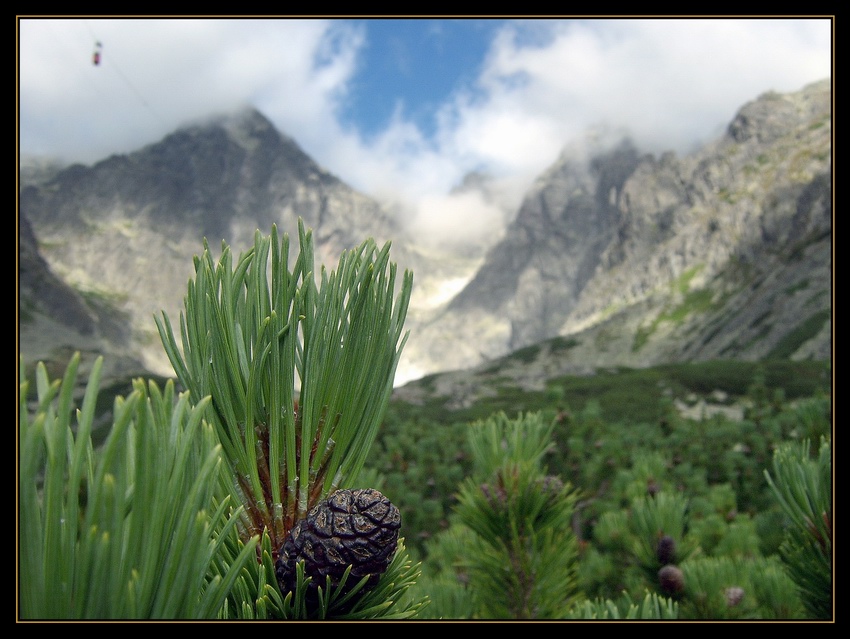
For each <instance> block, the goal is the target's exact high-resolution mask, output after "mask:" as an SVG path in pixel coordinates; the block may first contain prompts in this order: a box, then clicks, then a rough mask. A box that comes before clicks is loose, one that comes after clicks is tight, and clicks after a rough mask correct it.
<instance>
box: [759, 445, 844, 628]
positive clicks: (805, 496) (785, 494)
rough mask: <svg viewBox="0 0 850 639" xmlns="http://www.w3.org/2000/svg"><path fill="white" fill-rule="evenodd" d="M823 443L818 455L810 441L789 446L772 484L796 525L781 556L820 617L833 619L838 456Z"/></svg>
mask: <svg viewBox="0 0 850 639" xmlns="http://www.w3.org/2000/svg"><path fill="white" fill-rule="evenodd" d="M830 448H831V447H830V444H829V442H828V441H827V440H826V439H821V441H820V448H819V450H818V453H817V454H816V455H815V456H812V454H811V442H810V440H808V439H807V440H804V441H802V442H799V443H798V442H790V443H785V444H784V445H782V446H781V447H779V448H778V449H777V450H776V452H775V453H774V457H773V474H772V475H771V474H770V473H768V472H767V471H765V475H766V476H767V479H768V482H769V483H770V487H771V489H772V490H773V492H774V493H775V494H776V498H777V500H778V501H779V503H780V504H781V506H782V509H783V511H784V512H785V513H786V514H787V516H788V517H789V518H790V519H791V526H790V527H789V528H788V530H787V532H786V538H785V541H784V542H783V544H782V546H781V547H780V549H779V551H780V556H781V557H782V559H783V561H784V562H785V563H786V565H787V566H788V569H789V571H790V574H791V577H792V579H793V580H794V583H795V584H796V585H797V588H798V589H799V592H800V594H801V596H802V599H803V603H804V604H805V607H806V611H807V612H808V614H809V615H810V616H811V617H812V618H814V619H829V618H830V617H831V615H832V605H833V601H832V461H831V460H832V458H831V455H830Z"/></svg>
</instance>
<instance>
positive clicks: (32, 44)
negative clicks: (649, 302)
mask: <svg viewBox="0 0 850 639" xmlns="http://www.w3.org/2000/svg"><path fill="white" fill-rule="evenodd" d="M18 26H19V40H18V52H19V104H18V107H19V121H20V125H19V144H20V150H21V153H22V154H24V155H31V154H35V155H48V156H57V157H60V158H62V159H64V160H66V161H80V162H85V163H92V162H95V161H97V160H100V159H103V158H105V157H107V156H108V155H110V154H112V153H128V152H132V151H134V150H136V149H138V148H140V147H141V146H143V145H145V144H149V143H152V142H155V141H158V140H159V139H161V138H162V137H163V136H165V135H166V134H168V133H170V132H171V131H173V130H174V129H176V128H177V127H178V126H180V125H182V124H184V123H187V122H191V121H193V120H197V119H199V118H203V117H205V116H208V115H212V114H217V113H221V112H225V111H229V110H232V109H235V108H238V107H240V106H244V105H246V104H247V105H252V106H254V107H256V108H258V109H259V110H260V111H261V112H263V113H264V114H265V115H266V116H267V117H269V118H270V119H271V120H272V122H274V124H275V125H276V126H277V127H278V129H280V130H281V131H282V132H283V133H285V134H287V135H289V136H291V137H293V138H294V139H295V140H296V141H297V142H298V143H299V144H300V145H301V147H302V148H303V149H304V150H305V151H306V152H307V153H308V154H309V155H310V156H311V157H313V158H314V159H315V160H316V161H317V162H319V163H320V164H321V165H322V166H324V167H325V168H326V169H327V170H329V171H331V172H332V173H334V174H335V175H337V176H338V177H340V178H341V179H342V180H343V181H345V182H347V183H348V184H350V185H351V186H353V187H354V188H357V189H358V190H360V191H363V192H365V193H367V194H368V195H370V196H372V197H375V198H377V199H379V200H381V201H382V202H384V203H385V204H386V205H387V206H388V207H390V208H392V210H395V211H398V214H399V216H403V218H404V219H405V220H406V221H407V222H408V223H410V224H411V225H413V226H414V227H417V228H419V229H421V230H422V231H423V234H427V235H428V236H429V237H430V236H433V237H435V238H440V237H459V236H461V235H466V236H468V237H469V238H474V237H477V236H479V235H480V234H484V233H486V232H487V229H489V228H491V227H493V220H494V217H495V216H500V215H504V211H503V210H501V209H499V207H494V206H493V205H492V203H488V202H487V201H484V200H483V199H481V198H480V197H479V198H478V199H477V200H476V199H474V196H471V195H469V194H467V195H464V196H459V195H453V194H451V190H452V188H453V187H455V186H456V185H457V184H459V183H460V182H461V180H462V179H463V177H464V175H466V174H467V173H468V172H470V171H473V170H479V171H484V172H487V173H488V174H490V175H492V176H493V177H494V182H493V184H494V188H496V189H498V190H499V192H500V193H501V196H502V198H503V200H504V201H507V202H511V203H512V205H518V203H519V199H520V197H521V196H522V194H523V193H524V192H525V191H526V189H527V188H528V187H529V186H530V184H531V183H532V182H533V180H534V179H535V178H536V177H537V176H538V175H539V174H540V173H541V172H542V171H544V170H545V169H546V168H547V167H548V166H550V165H551V164H552V163H553V162H554V161H555V160H556V159H557V157H558V155H559V153H561V151H562V149H563V148H564V147H565V146H566V145H568V144H571V143H573V142H574V141H575V140H578V139H581V138H582V137H583V136H586V135H587V132H588V131H589V130H591V129H593V130H595V131H597V132H599V131H624V132H628V134H629V135H630V136H631V137H632V138H633V139H634V140H635V142H636V143H637V144H638V145H639V147H640V148H642V149H643V150H645V151H647V152H655V153H657V152H661V151H666V150H674V151H676V152H678V153H680V154H684V153H687V152H689V151H690V150H692V149H693V148H694V146H695V145H697V144H701V143H704V142H706V141H709V140H712V139H714V138H716V137H717V136H718V135H720V134H721V133H722V130H723V127H724V126H725V125H726V124H728V122H729V121H730V120H731V118H732V117H734V114H735V112H736V111H737V109H738V108H739V107H740V106H742V105H743V104H744V103H745V102H747V101H749V100H752V99H755V98H756V97H757V96H758V95H760V94H761V93H763V92H765V91H770V90H774V91H780V92H785V91H794V90H797V89H800V88H802V87H803V86H804V85H805V84H808V83H809V82H813V81H815V80H818V79H821V78H826V77H830V74H831V70H832V66H833V56H832V30H833V22H832V20H831V19H829V18H820V19H803V18H800V19H788V18H784V19H717V18H703V19H690V20H681V19H646V18H639V19H621V20H614V19H573V18H568V17H565V18H558V19H550V20H540V19H526V20H516V19H503V18H499V19H490V18H469V19H457V18H416V19H387V18H380V19H319V18H317V19H311V20H296V19H282V18H278V19H268V18H265V19H239V18H237V19H234V18H229V19H211V18H201V19H175V18H162V19H150V18H143V19H133V20H131V19H127V18H121V19H97V18H86V19H82V18H71V19H67V18H66V19H46V18H42V17H38V18H27V17H26V16H19V22H18ZM97 41H99V42H100V43H101V45H102V46H101V49H100V51H101V55H102V61H101V64H100V65H98V66H95V65H93V64H92V54H93V52H94V49H95V43H96V42H97ZM463 198H466V199H463ZM470 198H472V199H470ZM460 220H462V224H461V223H460Z"/></svg>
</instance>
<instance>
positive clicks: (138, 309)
mask: <svg viewBox="0 0 850 639" xmlns="http://www.w3.org/2000/svg"><path fill="white" fill-rule="evenodd" d="M22 182H23V183H22V188H21V194H20V218H21V220H22V224H21V228H22V231H21V238H22V244H24V245H25V244H26V242H25V239H26V238H25V232H26V230H27V229H28V228H29V225H30V224H31V226H32V229H33V231H34V234H35V237H37V243H38V251H39V252H40V255H41V256H43V257H44V260H45V262H46V265H47V266H48V268H49V269H50V271H51V273H52V274H54V275H55V277H56V278H58V279H59V280H61V281H63V282H65V283H66V284H67V285H68V286H69V287H71V288H72V289H73V290H74V291H76V292H77V293H78V294H79V295H83V296H85V297H86V298H87V299H89V300H97V301H98V303H99V304H100V306H101V308H102V309H103V310H104V311H106V309H111V313H107V314H111V316H112V318H113V320H114V321H116V322H118V321H120V322H123V323H124V332H123V333H122V339H121V340H119V341H121V342H122V344H123V345H122V349H123V350H125V351H128V352H131V353H134V354H135V355H136V356H137V357H138V359H139V360H140V362H141V363H142V364H143V366H144V367H145V368H147V369H148V370H151V371H154V372H156V373H158V374H169V373H170V371H171V369H170V365H169V364H168V362H167V360H166V359H165V355H164V352H163V349H162V346H161V344H160V341H159V337H158V335H157V333H156V326H155V324H154V321H153V317H154V315H156V314H158V313H159V312H160V310H165V311H167V312H168V314H169V316H170V317H171V318H172V320H173V321H176V319H177V317H178V314H179V312H180V310H181V309H182V302H183V296H184V295H185V294H186V284H187V281H188V279H189V278H190V277H191V276H193V265H192V256H193V255H195V254H198V253H200V252H201V251H202V250H203V239H204V238H207V239H208V240H209V244H210V246H211V248H212V249H213V250H215V249H217V248H218V246H220V242H221V241H222V240H225V241H227V242H228V244H230V246H231V247H232V248H233V250H234V252H235V253H237V254H238V252H240V251H241V250H244V249H247V248H249V247H250V246H252V245H253V236H254V233H255V231H256V230H257V229H259V230H261V231H262V232H265V233H268V232H269V231H270V230H271V226H272V224H277V226H278V229H279V231H280V232H286V233H289V234H290V236H291V237H292V239H293V245H295V246H297V218H299V217H301V218H303V219H304V221H305V224H306V225H307V226H308V227H309V228H312V229H313V230H314V239H315V247H316V260H317V262H319V263H322V264H326V265H328V266H329V267H333V266H335V265H336V262H337V260H338V259H339V255H340V253H341V252H342V251H343V250H344V249H347V248H352V247H354V246H356V245H358V244H359V243H360V242H361V241H362V240H364V239H365V238H366V237H370V236H371V237H374V238H375V239H376V240H378V241H379V242H384V241H386V240H389V239H391V238H393V237H394V236H395V235H396V231H395V225H394V222H393V219H392V218H390V217H389V216H388V215H387V214H386V213H385V212H384V211H383V210H382V209H381V207H380V206H379V205H378V204H377V203H376V202H375V201H374V200H372V199H370V198H368V197H366V196H365V195H362V194H360V193H358V192H356V191H354V190H353V189H351V188H350V187H348V186H347V185H345V184H344V183H343V182H342V181H340V180H339V179H338V178H336V177H335V176H333V175H331V174H330V173H328V172H327V171H325V170H324V169H322V168H321V167H319V166H318V165H317V164H316V163H315V162H313V160H312V159H311V158H309V157H308V156H307V155H306V154H305V153H304V152H303V151H302V150H301V149H300V148H299V147H298V145H297V144H296V143H295V141H294V140H292V139H290V138H288V137H286V136H285V135H283V134H281V133H279V132H278V131H276V130H275V129H274V127H273V126H272V125H271V123H270V122H269V121H268V120H267V119H266V118H265V117H264V116H262V115H261V114H260V113H258V112H257V111H254V110H247V111H245V112H242V113H239V114H236V115H235V116H227V117H221V118H216V119H213V120H210V121H207V122H203V123H200V124H198V125H195V126H189V127H186V128H183V129H180V130H179V131H177V132H175V133H173V134H172V135H169V136H167V137H166V138H165V139H163V140H162V141H161V142H158V143H156V144H153V145H150V146H148V147H145V148H143V149H140V150H139V151H137V152H134V153H131V154H129V155H122V156H112V157H109V158H107V159H105V160H103V161H101V162H98V163H97V164H95V165H93V166H91V167H88V166H81V165H74V166H71V167H68V168H65V169H63V170H61V171H55V170H53V171H45V170H42V171H31V172H23V171H22ZM22 250H23V249H22ZM30 290H31V289H30ZM27 292H28V291H27V290H24V291H22V294H25V293H27ZM43 310H44V311H45V313H42V314H32V315H29V316H23V317H22V318H21V323H20V339H21V349H22V352H24V353H25V355H26V356H27V359H28V360H29V361H33V360H34V359H36V358H51V357H52V353H53V352H54V351H55V350H56V349H61V348H63V347H65V346H68V344H66V343H65V342H68V341H71V342H73V341H74V340H69V338H68V336H67V335H56V334H55V333H54V332H50V335H49V338H48V339H45V331H44V330H42V328H41V322H43V321H44V320H45V317H47V318H50V317H52V318H53V319H54V320H58V321H59V322H60V323H64V322H65V320H66V319H67V320H69V322H70V323H74V322H73V319H72V316H68V315H67V314H66V312H65V310H63V309H53V311H58V312H53V313H51V312H50V310H51V309H43ZM54 337H55V339H53V338H54ZM113 346H114V343H113V342H112V341H104V343H103V348H104V350H105V351H107V352H111V351H112V350H113Z"/></svg>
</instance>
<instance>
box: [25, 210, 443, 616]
mask: <svg viewBox="0 0 850 639" xmlns="http://www.w3.org/2000/svg"><path fill="white" fill-rule="evenodd" d="M389 250H390V244H389V243H387V244H386V245H384V247H383V248H380V249H379V248H378V247H377V246H376V244H375V242H374V241H373V240H371V239H369V240H366V241H365V242H363V243H362V244H361V245H360V246H359V247H357V248H355V249H352V250H350V251H346V252H344V253H343V254H342V256H341V257H340V261H339V265H338V268H337V269H336V270H334V271H330V272H328V271H326V270H325V268H324V267H321V268H320V270H319V272H318V274H317V273H316V270H315V266H314V263H313V244H312V232H311V231H309V230H306V229H305V228H304V226H303V223H301V222H300V221H299V226H298V250H297V251H294V252H295V253H296V257H295V259H294V261H293V262H292V267H291V268H290V267H289V264H290V262H289V259H290V246H289V237H288V235H286V234H284V235H283V236H280V235H279V234H278V233H277V229H276V228H275V227H273V228H272V232H271V234H270V235H262V234H261V233H259V232H257V233H256V235H255V243H254V246H253V248H251V249H250V250H248V251H246V252H245V253H243V254H241V255H240V256H239V257H238V258H237V259H235V260H234V258H233V255H232V253H231V251H230V248H229V247H228V246H227V245H226V244H224V243H223V244H222V249H221V253H220V257H219V259H218V261H217V262H216V261H215V260H214V259H213V257H212V253H211V251H210V249H209V246H208V245H207V244H206V242H205V243H204V251H203V254H202V255H201V256H196V257H195V260H194V264H195V278H194V279H192V280H190V281H189V285H188V293H187V295H186V298H185V312H184V313H181V315H180V323H179V329H178V331H177V333H176V334H175V330H174V328H173V327H172V325H171V322H170V321H169V318H168V316H167V315H166V314H165V313H163V314H162V316H161V317H157V318H155V321H156V325H157V328H158V330H159V332H160V336H161V338H162V342H163V345H164V347H165V350H166V353H167V355H168V357H169V359H170V361H171V363H172V365H173V367H174V370H175V373H176V376H177V383H179V384H180V385H181V386H182V387H183V391H182V392H178V391H177V383H175V381H174V380H169V381H168V382H167V383H166V384H165V388H164V389H162V390H161V389H160V388H159V387H157V386H156V384H155V383H153V382H148V383H145V382H144V381H142V380H137V381H136V382H134V386H133V392H132V393H131V394H129V395H128V396H127V397H126V398H124V397H118V398H116V400H115V405H114V409H113V413H112V417H113V424H112V427H111V429H109V433H108V436H107V439H106V441H105V443H104V444H103V445H102V446H99V447H97V448H95V447H94V446H93V444H92V438H91V434H92V430H93V422H94V417H95V406H96V404H97V397H98V391H99V388H98V386H99V381H100V372H101V360H98V361H97V362H96V364H95V365H94V367H93V370H92V373H91V376H90V378H89V380H88V383H87V386H86V393H85V397H84V398H83V400H82V406H81V407H80V408H77V407H76V406H75V400H74V390H75V389H76V388H77V383H76V378H77V370H78V367H79V355H75V357H74V358H73V359H72V360H71V363H70V364H69V366H68V370H67V372H66V374H65V377H64V378H63V379H62V380H61V381H58V380H57V381H51V380H50V379H48V375H47V372H46V368H45V366H44V365H43V364H41V363H39V364H38V365H37V367H36V373H35V392H32V391H31V387H30V382H29V381H27V380H26V379H25V366H24V362H23V360H22V361H21V362H20V380H21V383H20V390H19V392H20V401H19V414H20V424H19V441H20V451H21V453H20V464H19V480H20V522H19V523H20V529H19V534H20V539H21V542H20V558H19V574H20V592H19V604H20V607H19V616H20V618H21V619H29V620H34V619H38V620H40V619H375V618H382V619H384V618H394V619H403V618H408V617H412V616H415V615H416V614H417V612H418V611H419V609H420V608H421V607H422V606H424V605H425V604H426V603H427V600H422V599H420V600H414V599H412V598H410V597H409V596H406V591H407V590H408V588H409V587H410V586H411V585H412V584H413V583H414V582H415V580H416V578H417V577H418V576H419V574H420V573H419V570H420V569H419V564H413V563H412V562H411V561H410V559H409V557H408V555H407V552H406V550H405V548H404V543H403V539H399V540H398V544H397V547H396V550H395V554H394V555H393V558H392V561H391V562H390V564H389V566H388V567H387V569H386V571H385V572H384V573H382V574H381V575H380V577H379V579H378V581H377V584H370V585H371V586H372V587H371V588H369V589H366V588H365V585H366V581H367V577H368V576H367V577H363V578H362V579H361V580H360V582H359V583H358V584H354V585H353V587H351V586H352V584H350V583H347V582H349V581H350V580H351V579H353V578H350V574H349V573H346V574H345V575H344V576H343V578H342V579H341V581H339V583H332V582H331V580H330V578H328V581H327V583H326V584H319V588H318V590H317V592H318V599H319V602H318V605H311V606H308V605H307V604H306V602H305V591H306V586H307V582H308V580H309V579H310V578H305V576H304V574H305V573H304V564H303V559H302V560H301V561H302V563H300V564H298V565H297V571H298V579H297V586H296V588H295V590H294V591H291V592H286V593H283V592H281V590H280V586H279V584H278V579H277V576H276V572H275V568H276V562H277V560H278V555H279V552H280V551H281V547H282V545H283V543H284V540H285V539H286V537H287V535H288V534H289V532H290V530H291V529H292V528H293V526H294V524H295V523H296V522H297V521H299V519H301V518H303V517H305V515H306V513H307V512H308V511H310V509H312V508H313V507H314V506H316V505H317V504H319V503H320V502H321V501H322V500H324V499H325V498H327V497H328V495H329V494H330V493H332V492H334V491H335V490H336V489H337V488H342V487H349V486H354V485H356V482H357V481H358V475H359V474H360V471H361V469H362V468H363V465H364V462H365V460H366V457H367V455H368V452H369V448H370V446H371V445H372V443H373V441H374V439H375V435H376V432H377V429H378V427H379V425H380V423H381V420H382V419H383V414H384V412H385V410H386V406H387V402H388V400H389V397H390V394H391V392H392V387H393V378H394V375H395V370H396V366H397V364H398V360H399V357H400V354H401V350H402V348H403V346H404V343H405V341H406V339H407V334H406V333H403V325H404V320H405V317H406V313H407V307H408V303H409V299H410V293H411V288H412V274H411V273H410V272H409V271H408V272H405V273H404V275H403V277H402V278H401V280H400V281H397V279H396V265H395V264H394V263H391V262H390V261H389ZM177 336H179V342H178V337H177ZM367 475H368V473H364V476H367ZM348 570H349V572H350V570H351V567H350V566H349V568H348ZM344 586H348V587H345V588H344Z"/></svg>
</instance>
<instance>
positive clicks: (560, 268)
mask: <svg viewBox="0 0 850 639" xmlns="http://www.w3.org/2000/svg"><path fill="white" fill-rule="evenodd" d="M831 157H832V156H831V91H830V84H829V82H828V81H824V82H821V83H816V84H813V85H811V86H808V87H805V88H804V89H803V90H801V91H800V92H798V93H794V94H789V95H778V94H773V93H770V94H766V95H763V96H761V97H759V98H758V99H757V100H755V101H753V102H751V103H749V104H747V105H745V106H744V107H742V108H741V110H740V111H739V113H738V114H737V116H736V117H735V119H734V120H733V121H732V122H731V123H730V125H729V127H728V130H727V132H726V134H725V135H724V136H722V137H721V138H720V139H719V140H717V141H716V142H715V143H713V144H711V145H709V146H707V147H706V148H704V149H702V150H701V151H699V152H697V153H694V154H693V155H690V156H687V157H684V158H678V157H676V156H675V155H674V154H673V153H666V154H664V155H662V156H661V157H660V158H656V157H653V156H650V155H641V154H640V153H639V152H638V151H637V150H636V149H635V148H634V147H633V146H632V145H631V144H630V143H629V141H628V140H623V141H622V142H620V143H619V144H618V145H615V146H614V147H609V148H607V149H606V148H599V147H595V146H594V144H593V143H592V140H590V143H583V144H582V145H581V146H578V145H575V146H572V147H568V148H566V149H565V151H564V153H563V154H562V156H561V157H560V158H559V160H558V161H557V162H556V163H555V164H554V165H553V166H552V167H551V168H550V169H549V170H548V171H547V172H546V173H545V174H544V175H542V176H541V177H540V179H539V180H538V181H537V183H536V184H535V185H534V186H533V187H532V189H531V190H530V191H529V193H528V195H527V197H526V198H525V201H524V203H523V205H522V207H521V209H520V211H519V213H518V215H517V217H516V219H515V221H514V222H513V223H512V224H511V225H510V227H509V228H508V229H507V232H506V234H505V239H504V240H503V241H502V242H501V243H499V244H498V245H497V246H495V247H494V248H493V249H492V251H491V252H490V253H489V255H488V257H487V259H486V260H485V263H484V264H483V266H482V267H481V269H480V270H479V272H478V273H477V274H476V276H475V278H474V279H473V280H472V281H471V282H470V283H469V285H468V286H467V287H466V288H464V289H463V290H462V291H461V292H460V293H459V294H458V295H457V297H455V298H454V299H453V300H452V301H451V303H450V304H448V305H447V307H446V308H445V310H444V312H443V313H442V315H441V316H440V318H439V320H437V321H435V322H434V323H433V324H432V325H430V326H427V327H424V329H423V330H424V331H425V333H426V334H427V335H429V336H430V337H431V339H429V340H428V341H429V343H430V344H431V351H430V352H428V353H422V352H417V353H416V354H415V356H420V357H430V358H432V359H433V361H434V362H436V361H443V362H445V361H447V360H448V359H449V358H451V357H454V358H455V359H456V360H462V363H461V365H460V366H458V368H466V367H470V366H474V365H475V364H477V363H479V362H486V361H487V360H489V359H491V358H494V357H498V356H501V355H504V354H506V353H508V352H510V351H513V350H516V349H518V348H521V347H523V346H528V345H530V344H534V343H536V342H539V341H541V340H544V339H547V338H551V337H554V336H562V337H572V338H573V339H572V340H571V341H570V343H571V344H572V348H571V349H570V352H571V357H570V358H567V359H568V360H569V361H570V363H569V364H568V363H566V362H563V363H562V365H563V366H565V367H566V368H567V369H569V370H573V371H574V372H590V371H592V370H593V369H594V368H595V367H598V366H606V365H628V366H642V365H649V364H654V363H660V362H664V361H686V360H693V359H707V358H713V357H740V358H745V359H758V358H761V357H766V356H770V355H781V356H789V357H816V358H829V357H830V354H831V346H832V340H831V321H830V313H831V264H832V262H831V244H832V242H831V239H832V224H831V219H832V206H831V182H832V178H831V171H832V163H831ZM447 334H451V335H452V336H453V337H451V338H449V337H447V336H446V335H447ZM422 367H423V368H428V365H427V364H426V363H423V364H422Z"/></svg>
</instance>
